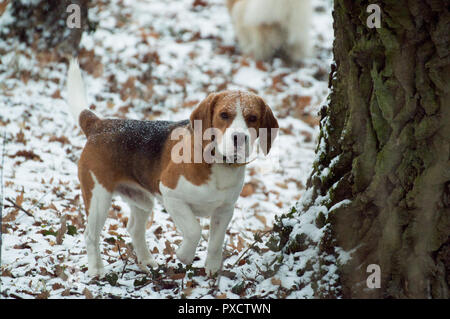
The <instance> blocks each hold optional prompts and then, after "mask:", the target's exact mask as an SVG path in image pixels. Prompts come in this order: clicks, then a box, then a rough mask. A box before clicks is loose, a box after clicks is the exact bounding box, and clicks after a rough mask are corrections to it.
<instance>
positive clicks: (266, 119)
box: [259, 98, 279, 155]
mask: <svg viewBox="0 0 450 319" xmlns="http://www.w3.org/2000/svg"><path fill="white" fill-rule="evenodd" d="M261 103H262V107H263V114H264V115H263V116H262V118H261V123H260V126H259V129H260V131H259V146H260V147H261V148H262V151H263V153H264V155H267V154H269V152H270V148H271V147H272V143H273V141H274V140H275V138H276V137H277V135H278V128H279V126H278V121H277V119H276V118H275V116H274V115H273V113H272V110H271V109H270V107H269V106H268V105H267V103H266V102H265V101H264V100H263V99H262V98H261Z"/></svg>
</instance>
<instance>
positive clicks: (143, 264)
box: [138, 257, 159, 272]
mask: <svg viewBox="0 0 450 319" xmlns="http://www.w3.org/2000/svg"><path fill="white" fill-rule="evenodd" d="M158 266H159V265H158V263H157V262H156V261H155V260H154V259H153V257H148V258H146V259H144V260H142V261H139V262H138V267H139V268H140V269H141V270H142V271H145V272H150V271H149V268H152V269H155V268H158Z"/></svg>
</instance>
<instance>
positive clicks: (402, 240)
mask: <svg viewBox="0 0 450 319" xmlns="http://www.w3.org/2000/svg"><path fill="white" fill-rule="evenodd" d="M370 3H371V1H353V0H334V12H333V17H334V31H335V37H336V38H335V42H334V49H333V52H334V57H335V65H333V68H332V74H331V75H330V87H331V88H332V92H331V95H330V97H329V100H328V105H327V106H324V107H323V108H322V110H321V112H320V113H321V126H320V129H321V131H320V137H319V146H318V148H317V151H316V155H317V158H316V161H315V164H314V169H313V172H312V174H311V176H310V178H309V181H308V189H307V192H306V194H307V196H306V198H304V199H303V200H302V203H301V204H300V205H299V212H298V213H296V212H294V213H291V214H288V215H284V216H282V217H281V218H280V219H279V222H278V223H277V224H276V225H275V234H274V235H273V236H272V238H271V242H272V243H273V242H277V243H278V244H279V246H280V248H281V247H282V251H283V252H284V253H285V254H290V253H292V252H296V251H299V250H304V249H306V247H308V246H309V247H312V246H313V245H318V254H319V257H318V258H317V259H315V260H314V261H313V262H315V263H317V264H318V266H317V267H313V266H311V265H309V270H313V271H314V275H313V277H312V278H313V281H314V285H313V289H314V292H315V295H316V296H317V297H344V298H449V283H450V237H449V236H450V55H449V52H450V51H449V45H450V13H449V6H450V3H449V2H448V1H447V0H420V1H417V0H414V1H412V0H409V1H408V0H391V1H388V0H384V1H378V2H377V4H378V5H379V6H380V7H381V12H382V13H381V28H378V29H377V28H369V27H368V26H367V25H366V19H367V17H368V16H369V15H370V13H367V12H366V8H367V6H368V5H369V4H370ZM304 197H305V196H304ZM313 209H314V210H313ZM311 212H315V216H316V218H315V220H314V221H313V224H315V226H316V227H317V228H318V229H320V230H321V234H322V236H321V237H320V239H319V240H317V239H316V242H314V239H313V238H312V237H311V236H310V235H309V234H308V233H303V234H302V233H301V231H300V232H296V233H295V234H294V229H295V228H296V227H297V225H296V223H294V222H293V220H295V219H296V221H297V222H298V221H299V220H300V217H301V216H302V214H308V213H311ZM299 216H300V217H299ZM297 228H299V227H297ZM299 229H301V228H299ZM308 236H309V238H308ZM301 243H307V245H306V246H305V247H303V248H302V245H301ZM345 252H347V253H351V258H350V259H346V258H344V257H345V255H346V254H345ZM370 264H376V265H378V266H379V267H380V270H381V287H380V288H369V287H368V285H367V282H366V280H367V278H368V277H369V276H370V275H371V273H369V272H367V266H368V265H370ZM333 266H336V267H334V268H333ZM330 269H335V270H333V271H331V270H330ZM305 270H308V269H305ZM303 272H304V270H302V271H300V273H303ZM330 274H334V275H336V276H335V277H333V276H330ZM330 278H337V279H334V280H331V281H330Z"/></svg>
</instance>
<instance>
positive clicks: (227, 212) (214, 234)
mask: <svg viewBox="0 0 450 319" xmlns="http://www.w3.org/2000/svg"><path fill="white" fill-rule="evenodd" d="M233 211H234V205H230V206H226V207H224V208H219V209H218V210H217V211H216V212H215V213H214V214H213V215H212V216H211V224H210V226H209V242H208V255H207V257H206V264H205V269H206V274H208V275H214V274H215V273H216V272H218V271H219V270H220V266H221V264H222V249H223V248H222V246H223V241H224V239H225V232H226V230H227V227H228V224H229V223H230V220H231V217H233Z"/></svg>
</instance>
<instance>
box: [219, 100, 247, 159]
mask: <svg viewBox="0 0 450 319" xmlns="http://www.w3.org/2000/svg"><path fill="white" fill-rule="evenodd" d="M235 108H236V116H235V117H234V119H233V122H231V125H230V126H229V127H228V128H227V129H226V130H225V133H224V134H223V137H222V140H221V141H219V144H218V146H217V149H218V151H219V153H220V154H222V155H224V156H226V157H229V158H230V160H231V157H233V156H234V153H235V151H234V141H233V133H244V134H245V135H246V136H247V137H248V140H249V141H250V137H251V136H250V131H249V129H248V126H247V123H246V122H245V118H244V114H243V110H242V107H241V98H240V96H238V97H237V98H236V102H235ZM251 151H252V145H250V153H251ZM242 161H245V150H242V151H241V152H238V162H242Z"/></svg>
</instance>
